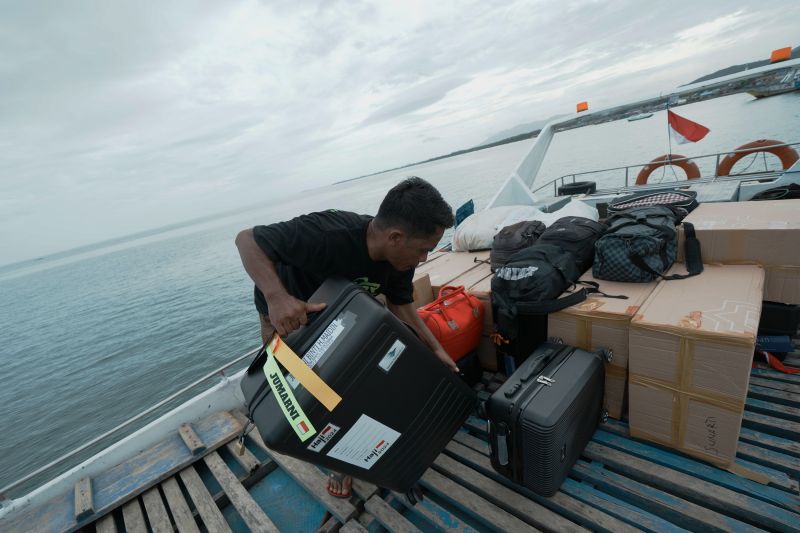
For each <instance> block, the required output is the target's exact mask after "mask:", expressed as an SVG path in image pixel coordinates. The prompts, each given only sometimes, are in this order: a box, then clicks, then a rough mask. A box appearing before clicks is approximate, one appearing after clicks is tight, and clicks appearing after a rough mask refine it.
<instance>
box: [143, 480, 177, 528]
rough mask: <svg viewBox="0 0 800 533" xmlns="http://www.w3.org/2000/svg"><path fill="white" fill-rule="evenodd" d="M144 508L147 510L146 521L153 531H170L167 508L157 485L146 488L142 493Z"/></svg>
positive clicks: (170, 525) (170, 523) (170, 524)
mask: <svg viewBox="0 0 800 533" xmlns="http://www.w3.org/2000/svg"><path fill="white" fill-rule="evenodd" d="M142 503H144V510H145V511H147V521H148V522H150V529H152V530H153V532H154V533H172V522H170V519H169V515H168V514H167V508H166V507H164V501H163V500H162V499H161V493H160V492H159V491H158V487H153V488H151V489H147V490H146V491H145V492H144V494H142Z"/></svg>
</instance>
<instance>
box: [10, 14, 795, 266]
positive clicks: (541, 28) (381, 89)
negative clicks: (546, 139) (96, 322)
mask: <svg viewBox="0 0 800 533" xmlns="http://www.w3.org/2000/svg"><path fill="white" fill-rule="evenodd" d="M0 10H1V11H0V264H5V263H9V262H13V261H18V260H22V259H26V258H29V257H33V256H38V255H43V254H46V253H50V252H55V251H59V250H64V249H68V248H71V247H74V246H78V245H82V244H86V243H90V242H95V241H99V240H103V239H107V238H112V237H117V236H120V235H123V234H127V233H131V232H136V231H140V230H144V229H150V228H154V227H158V226H161V225H164V224H169V223H173V222H178V221H181V220H186V219H190V218H194V217H197V216H202V215H204V214H208V213H214V212H218V211H225V210H228V209H231V208H234V207H236V206H241V205H250V204H253V203H254V202H257V201H267V200H268V199H269V198H271V197H273V195H274V194H275V191H285V190H297V189H298V188H309V187H313V186H318V185H324V184H326V183H330V182H332V181H335V180H339V179H343V178H348V177H353V176H357V175H362V174H366V173H370V172H375V171H378V170H382V169H386V168H391V167H395V166H398V165H401V164H405V163H409V162H412V161H418V160H422V159H426V158H428V157H431V156H435V155H440V154H444V153H448V152H451V151H454V150H457V149H461V148H465V147H469V146H473V145H476V144H479V143H481V142H483V141H484V140H485V139H486V138H487V137H489V136H491V135H493V134H495V133H497V132H498V131H502V130H505V129H507V128H511V127H513V126H515V125H517V124H520V123H525V122H531V121H534V120H538V119H542V118H547V117H549V116H551V115H554V114H560V113H565V112H572V111H573V110H574V106H575V103H576V102H577V101H580V100H589V102H590V104H591V105H592V107H593V108H594V109H596V108H598V107H605V106H607V105H612V104H618V103H623V102H625V101H626V100H632V99H638V98H640V97H641V98H643V97H647V96H653V95H657V94H658V93H659V92H660V91H670V90H672V89H674V88H675V87H676V86H677V85H679V84H682V83H686V82H689V81H691V80H692V79H694V78H696V77H699V76H701V75H703V74H706V73H709V72H712V71H714V70H717V69H719V68H723V67H726V66H729V65H730V64H734V63H742V62H746V61H753V60H757V59H763V58H766V57H768V56H769V53H770V51H771V50H773V49H774V48H779V47H783V46H796V45H797V44H800V43H798V41H800V39H798V37H799V36H800V33H798V31H797V27H798V25H797V23H798V21H799V20H800V2H797V1H794V0H786V1H769V0H762V1H760V2H751V1H707V2H704V1H702V2H701V1H698V0H688V1H686V0H671V1H669V2H664V1H644V0H630V1H624V0H623V1H613V2H612V1H609V2H602V1H581V0H576V1H570V0H557V1H552V2H551V1H537V2H533V1H526V2H511V1H498V2H491V1H487V0H479V1H476V2H448V1H443V0H436V1H432V2H417V1H409V0H405V1H403V2H396V3H390V2H377V1H376V2H356V1H345V2H333V1H323V2H303V1H296V0H292V1H283V0H277V1H268V2H256V1H250V0H245V1H232V0H226V1H217V0H215V1H209V2H199V1H193V2H188V1H186V2H184V1H169V2H140V1H136V2H121V1H105V0H96V1H91V2H90V1H70V2H43V1H34V0H30V1H18V2H11V1H4V0H0Z"/></svg>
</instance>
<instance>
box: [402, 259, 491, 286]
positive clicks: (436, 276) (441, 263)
mask: <svg viewBox="0 0 800 533" xmlns="http://www.w3.org/2000/svg"><path fill="white" fill-rule="evenodd" d="M488 259H489V252H488V251H483V252H447V253H444V254H442V255H440V256H437V257H436V258H435V259H433V260H431V261H428V262H426V263H423V264H421V265H419V266H418V267H417V269H416V271H415V272H414V277H415V279H416V278H417V277H418V276H422V275H423V274H428V275H429V276H430V278H431V287H432V288H433V293H434V294H435V295H436V294H439V289H440V288H441V287H443V286H445V285H453V281H454V280H455V279H456V278H458V277H459V276H461V275H462V274H464V273H466V272H468V271H470V270H473V269H475V268H479V267H480V266H481V265H482V264H483V263H481V261H482V260H488ZM477 281H478V280H477V279H476V280H474V282H477ZM462 285H463V284H462Z"/></svg>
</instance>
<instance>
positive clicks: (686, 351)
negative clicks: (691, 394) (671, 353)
mask: <svg viewBox="0 0 800 533" xmlns="http://www.w3.org/2000/svg"><path fill="white" fill-rule="evenodd" d="M693 361H694V343H693V342H692V341H691V340H689V339H687V338H682V339H681V343H680V348H679V349H678V365H680V376H681V383H680V389H681V390H682V391H685V390H691V388H692V363H693ZM676 404H677V405H678V408H679V418H678V434H677V435H673V437H672V438H673V439H676V440H677V442H678V445H679V446H681V447H683V445H684V443H685V442H686V428H687V426H688V425H689V423H688V418H689V402H688V399H687V398H686V397H685V396H684V395H683V394H680V393H679V394H678V401H677V402H676ZM673 415H674V413H673ZM674 421H675V419H674V418H673V423H674ZM673 429H674V428H673Z"/></svg>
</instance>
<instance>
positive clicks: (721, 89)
mask: <svg viewBox="0 0 800 533" xmlns="http://www.w3.org/2000/svg"><path fill="white" fill-rule="evenodd" d="M783 74H784V73H783V71H782V70H781V69H778V70H774V71H770V72H765V73H764V74H762V75H761V76H758V77H756V78H749V79H744V80H742V79H738V80H731V81H728V82H723V83H720V84H718V85H710V86H705V87H703V88H700V89H693V90H689V91H681V90H680V88H678V90H676V91H675V92H674V93H672V94H669V95H666V96H658V97H655V98H651V99H650V100H645V101H640V102H637V103H635V104H623V105H620V106H616V107H612V108H611V109H608V110H606V111H603V112H601V113H596V114H592V115H587V116H580V115H579V116H577V117H575V118H573V119H572V120H569V121H567V122H563V123H561V124H559V126H558V127H557V128H556V130H555V131H556V132H559V131H565V130H571V129H575V128H582V127H583V126H592V125H595V124H602V123H605V122H612V121H615V120H621V119H623V118H628V117H630V116H633V115H638V114H640V113H651V112H655V111H663V110H664V109H666V108H667V104H668V103H669V102H670V100H679V101H680V103H672V104H670V105H669V107H670V108H676V107H680V106H683V105H687V104H693V103H696V102H702V101H705V100H713V99H714V98H720V97H722V96H730V95H732V94H737V93H744V92H747V91H749V90H751V89H754V88H757V87H760V86H763V85H768V84H769V83H772V82H774V81H775V79H776V78H777V79H779V78H780V77H781V76H783ZM700 80H703V78H700ZM692 83H694V82H692ZM540 131H542V130H541V128H539V129H535V130H532V131H529V132H526V133H521V134H518V135H514V136H511V137H507V138H505V139H501V140H499V141H495V142H492V143H487V144H481V145H478V146H474V147H472V148H466V149H464V150H457V151H455V152H451V153H449V154H445V155H440V156H436V157H431V158H430V159H425V160H424V161H417V162H414V163H409V164H407V165H401V166H399V167H394V168H388V169H385V170H380V171H377V172H371V173H369V174H364V175H362V176H357V177H355V178H347V179H343V180H339V181H335V182H333V183H332V185H338V184H341V183H348V182H351V181H356V180H360V179H364V178H369V177H371V176H376V175H378V174H383V173H385V172H392V171H395V170H401V169H404V168H409V167H413V166H417V165H422V164H424V163H430V162H432V161H439V160H440V159H447V158H450V157H455V156H459V155H463V154H468V153H470V152H477V151H479V150H486V149H487V148H494V147H496V146H501V145H504V144H511V143H515V142H519V141H524V140H526V139H532V138H534V137H536V136H537V135H539V132H540Z"/></svg>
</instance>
